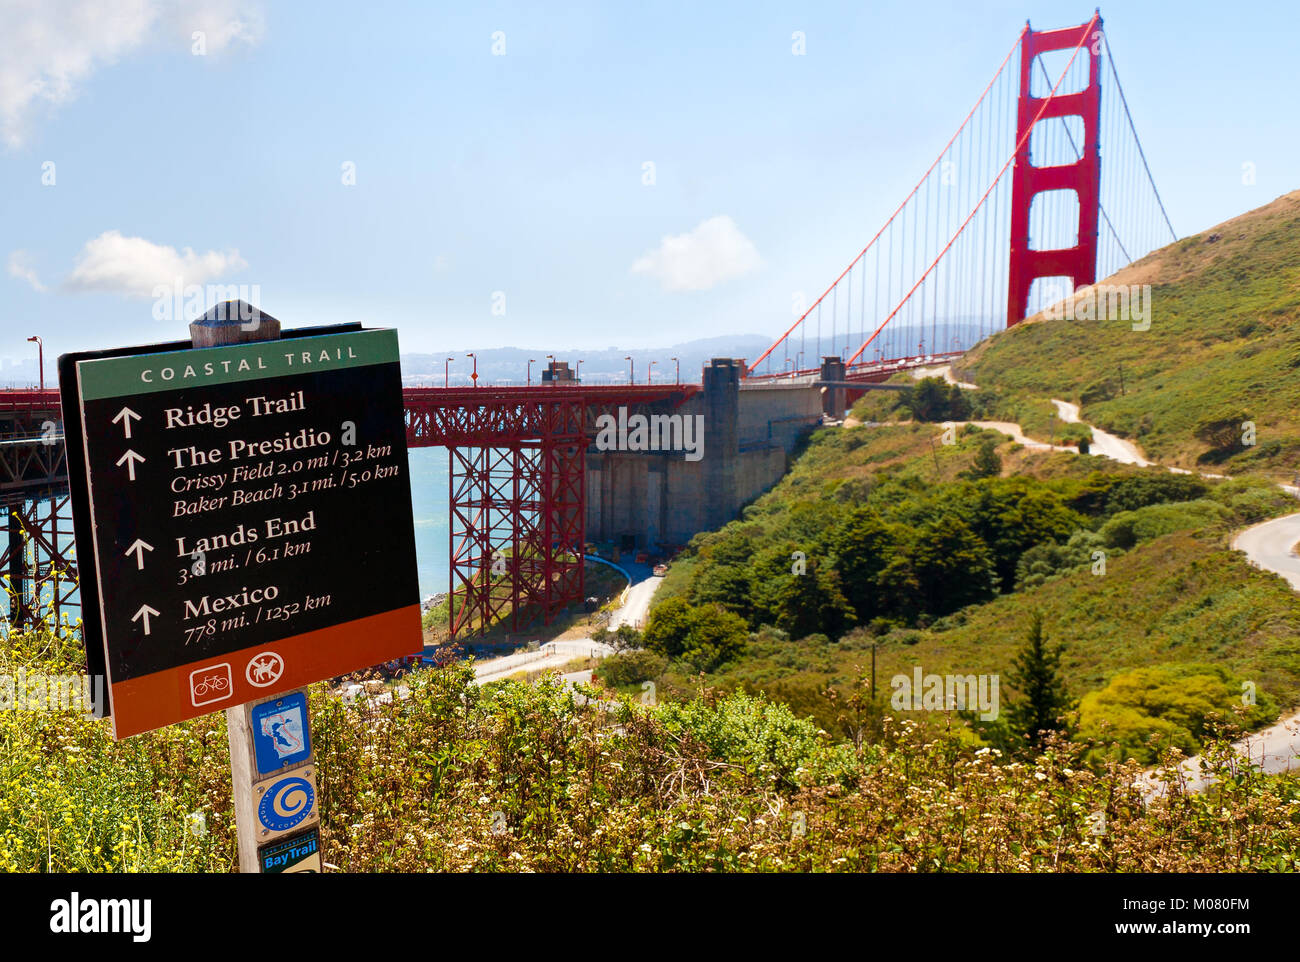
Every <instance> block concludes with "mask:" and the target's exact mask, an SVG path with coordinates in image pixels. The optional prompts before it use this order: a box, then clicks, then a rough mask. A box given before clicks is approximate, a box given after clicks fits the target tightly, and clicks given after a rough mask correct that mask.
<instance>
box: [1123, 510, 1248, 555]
mask: <svg viewBox="0 0 1300 962" xmlns="http://www.w3.org/2000/svg"><path fill="white" fill-rule="evenodd" d="M1230 520H1232V512H1231V511H1230V510H1229V509H1228V508H1226V507H1224V506H1223V505H1221V504H1219V502H1217V501H1209V500H1204V499H1202V500H1200V501H1187V502H1184V503H1182V504H1153V505H1149V506H1147V507H1145V508H1139V509H1138V510H1136V511H1121V512H1120V513H1119V514H1117V515H1115V517H1113V518H1111V519H1110V520H1109V521H1107V522H1106V523H1105V524H1104V525H1102V527H1101V532H1100V534H1101V539H1102V541H1103V542H1105V544H1106V546H1107V547H1109V548H1125V549H1128V548H1131V547H1133V546H1134V545H1135V544H1138V543H1140V542H1143V541H1150V540H1151V539H1152V538H1158V537H1160V536H1161V535H1164V534H1172V533H1173V532H1175V531H1186V530H1188V529H1191V528H1205V527H1209V526H1210V525H1212V524H1214V523H1216V522H1220V521H1230Z"/></svg>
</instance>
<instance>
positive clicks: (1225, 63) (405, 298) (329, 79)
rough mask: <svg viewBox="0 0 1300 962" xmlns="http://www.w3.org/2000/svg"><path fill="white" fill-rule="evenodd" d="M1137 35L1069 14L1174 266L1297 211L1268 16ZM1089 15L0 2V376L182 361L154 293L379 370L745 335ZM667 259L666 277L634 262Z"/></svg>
mask: <svg viewBox="0 0 1300 962" xmlns="http://www.w3.org/2000/svg"><path fill="white" fill-rule="evenodd" d="M1169 10H1170V5H1169V4H1166V3H1156V2H1151V3H1146V2H1129V3H1123V4H1112V5H1110V6H1107V7H1103V8H1102V15H1103V16H1104V17H1105V22H1106V28H1107V34H1108V39H1109V42H1110V46H1111V49H1112V50H1113V52H1114V56H1115V59H1116V63H1117V65H1118V68H1119V71H1120V76H1121V80H1122V82H1123V84H1124V88H1125V92H1126V94H1127V95H1128V99H1129V103H1130V106H1131V108H1132V110H1133V113H1134V115H1135V120H1136V122H1137V125H1138V129H1139V132H1140V134H1141V136H1142V139H1143V144H1144V147H1145V149H1146V152H1147V156H1148V158H1149V160H1150V163H1151V166H1152V168H1153V171H1154V173H1155V176H1156V179H1157V183H1158V184H1159V186H1160V189H1161V192H1162V194H1163V196H1164V199H1165V203H1166V206H1167V207H1168V209H1169V213H1170V217H1171V218H1172V220H1173V223H1174V226H1175V228H1176V229H1177V230H1178V231H1179V233H1180V234H1187V233H1193V232H1196V231H1199V230H1202V229H1204V228H1206V227H1209V226H1211V225H1213V224H1215V223H1217V222H1219V221H1221V220H1224V219H1226V218H1229V217H1232V216H1234V215H1236V214H1238V213H1241V212H1242V211H1244V210H1247V209H1250V208H1253V207H1257V206H1259V205H1261V204H1264V203H1267V202H1268V201H1270V200H1272V199H1273V198H1274V197H1276V196H1278V195H1279V194H1282V193H1285V192H1287V191H1290V190H1294V189H1296V188H1300V182H1297V181H1298V180H1300V177H1297V174H1300V167H1298V165H1297V163H1296V160H1295V158H1296V157H1297V156H1300V128H1297V126H1296V125H1295V122H1294V117H1295V113H1294V110H1291V109H1289V108H1287V107H1285V106H1284V105H1285V103H1286V102H1287V98H1289V97H1290V96H1291V95H1292V94H1293V93H1294V90H1295V88H1296V67H1295V59H1294V58H1295V43H1296V37H1297V35H1300V13H1297V7H1296V5H1295V4H1294V3H1291V2H1276V3H1269V2H1260V3H1252V4H1250V5H1247V6H1242V7H1240V8H1228V9H1225V8H1224V7H1223V6H1222V5H1221V4H1215V5H1211V4H1210V3H1208V2H1207V3H1198V2H1190V3H1188V2H1185V3H1181V4H1179V5H1178V13H1177V15H1176V17H1171V15H1170V13H1169ZM1091 13H1092V6H1091V5H1089V4H1087V3H1063V2H1032V0H1030V2H1026V0H1016V2H1010V0H992V2H981V3H978V4H975V3H969V2H960V3H958V2H954V3H920V2H910V3H863V2H856V3H798V4H795V3H789V4H765V3H754V2H746V3H725V4H721V3H720V4H707V5H705V4H698V3H681V4H657V3H647V4H635V5H634V4H625V3H605V4H596V3H591V4H575V5H566V6H560V5H558V4H474V5H470V4H416V3H410V4H406V3H371V4H365V5H356V4H335V3H308V2H292V3H291V2H284V3H270V2H266V3H257V2H253V0H176V2H174V3H170V4H166V5H163V4H160V3H158V2H157V0H101V2H99V3H87V2H80V0H45V2H28V0H19V2H15V0H3V2H0V184H2V185H3V190H0V264H3V265H4V267H5V269H4V270H3V271H0V358H3V359H5V361H6V362H7V363H10V364H12V363H13V360H14V359H15V358H23V357H27V356H29V354H30V348H31V347H33V346H34V345H28V344H26V343H25V339H26V337H27V335H29V334H33V333H38V334H41V335H42V336H43V337H44V339H45V344H46V348H47V352H46V353H47V357H50V358H52V357H53V356H54V355H56V354H58V353H60V352H62V351H69V350H81V349H89V348H96V347H111V346H118V345H125V344H136V343H147V342H150V341H157V340H165V339H172V338H178V337H184V336H185V328H184V322H183V320H180V319H169V320H167V319H165V320H159V319H155V317H154V316H153V311H154V307H155V304H154V300H153V298H152V297H151V287H152V281H153V280H155V279H156V276H157V275H158V274H159V273H160V272H161V273H163V274H176V273H182V272H183V273H184V274H185V276H186V277H187V278H197V279H198V280H200V281H201V282H206V283H218V284H246V285H250V286H251V285H257V288H258V289H259V292H260V302H261V306H262V307H263V308H264V309H266V310H267V311H269V312H270V313H272V314H274V315H276V316H278V317H280V318H281V319H282V320H283V321H284V322H285V323H286V324H287V325H288V326H302V325H307V324H318V323H332V322H339V321H349V320H358V319H359V320H363V321H365V322H367V323H369V324H374V325H384V326H395V327H397V328H398V329H399V331H400V335H401V340H402V346H403V349H404V350H405V351H408V352H409V351H434V350H442V349H444V348H454V349H470V350H472V349H474V348H475V347H481V348H489V347H499V346H506V345H518V346H521V347H536V348H539V349H557V348H568V347H603V346H608V345H619V346H626V347H633V348H635V347H649V346H655V345H664V344H670V343H673V342H678V341H683V340H688V339H692V338H696V337H704V336H711V335H718V334H727V333H737V334H740V333H769V332H770V333H772V334H776V333H778V332H779V331H780V330H781V329H782V328H784V326H785V325H787V324H788V323H789V320H790V305H791V297H792V292H795V291H806V292H809V293H810V295H811V296H815V295H816V294H817V293H820V291H821V289H823V288H824V287H825V286H826V285H827V284H829V283H830V281H831V280H833V279H834V277H835V276H836V275H837V274H838V273H839V272H840V270H842V269H843V268H844V267H845V266H846V265H847V263H848V261H849V259H850V258H851V257H852V256H853V255H854V254H856V253H857V251H858V250H859V249H860V248H861V247H862V245H863V244H864V243H865V241H866V240H867V239H868V238H869V237H870V236H871V234H872V233H874V231H875V230H876V228H877V227H878V226H879V225H880V224H881V223H882V222H883V221H884V220H885V218H886V217H887V216H888V215H889V213H890V212H891V211H892V210H893V208H894V207H895V206H896V205H897V204H898V202H899V201H900V200H901V199H902V198H903V196H905V195H906V193H907V192H908V191H909V190H910V189H911V187H912V185H913V184H914V183H915V181H916V180H917V178H918V177H919V176H920V174H921V173H922V172H923V171H924V170H925V168H926V167H927V166H928V165H929V163H930V161H931V160H933V158H934V156H935V154H937V153H938V150H939V148H940V147H942V145H943V144H944V142H945V141H946V140H947V139H948V137H949V136H950V135H951V134H952V132H953V131H954V130H955V129H956V127H957V125H958V124H959V123H960V121H961V119H962V117H964V116H965V114H966V111H967V110H969V109H970V106H971V105H972V103H973V102H974V99H975V97H976V96H977V95H978V93H979V91H980V90H981V89H982V88H983V86H984V84H985V83H987V82H988V80H989V78H990V77H991V76H992V73H993V71H994V70H995V69H996V67H997V65H998V63H999V62H1000V61H1001V59H1002V57H1003V56H1004V55H1005V54H1006V52H1007V50H1008V49H1009V48H1010V46H1011V44H1012V42H1013V41H1014V39H1015V36H1016V34H1017V32H1018V31H1019V29H1020V27H1021V26H1022V25H1023V23H1024V21H1025V19H1026V18H1027V17H1028V18H1029V19H1031V20H1032V22H1033V24H1034V26H1035V27H1036V28H1040V29H1045V28H1049V27H1059V26H1069V25H1074V24H1079V23H1082V22H1084V21H1086V20H1087V19H1088V17H1089V16H1091ZM200 29H201V30H202V32H203V35H204V41H205V44H206V52H205V53H204V54H203V55H201V56H200V55H196V54H195V53H194V52H193V47H194V39H193V36H194V33H195V31H196V30H200ZM795 31H802V32H803V33H804V35H805V37H806V53H805V54H804V55H803V56H794V55H793V54H792V34H793V33H794V32H795ZM497 32H500V34H499V35H497V36H496V37H495V39H494V34H497ZM501 35H503V36H501ZM502 42H503V43H504V55H494V53H493V46H494V43H495V44H496V45H497V48H498V50H499V49H500V47H501V43H502ZM33 91H35V93H33ZM647 161H649V162H652V163H653V164H654V184H653V185H652V186H650V185H647V184H645V183H643V180H644V179H645V176H644V171H645V168H644V166H643V165H644V164H645V163H646V162H647ZM47 162H52V163H53V164H54V168H53V170H54V181H55V182H54V184H53V185H45V184H43V183H42V176H43V171H46V170H47V169H48V168H46V167H45V166H43V165H45V164H46V163H47ZM347 163H351V164H353V165H355V167H354V170H355V183H354V184H345V183H344V182H343V181H344V180H345V168H344V165H345V164H347ZM1247 163H1249V164H1253V165H1254V172H1255V182H1254V183H1253V184H1245V183H1243V164H1247ZM47 179H48V178H47ZM693 231H696V232H697V233H696V234H695V235H694V236H695V239H696V241H698V243H699V244H700V245H702V247H701V248H699V249H702V250H704V253H705V256H703V257H701V258H696V259H694V260H690V259H688V260H689V263H687V264H686V265H685V266H686V268H687V269H683V265H682V264H680V263H676V262H675V261H674V259H673V258H672V257H671V256H669V257H667V259H665V257H664V256H663V254H662V252H660V253H659V254H656V251H660V248H661V244H662V243H663V239H664V238H665V237H668V236H674V237H675V236H679V235H685V234H689V233H690V232H693ZM187 251H188V253H187ZM38 288H39V289H38ZM496 292H500V294H497V293H496ZM494 295H495V296H496V300H495V301H494ZM501 295H504V315H502V314H500V313H499V311H500V308H501V306H502V297H501ZM810 299H811V298H810ZM494 303H495V304H496V306H497V309H498V312H497V313H494V312H493V306H494ZM3 380H4V374H3V372H0V381H3Z"/></svg>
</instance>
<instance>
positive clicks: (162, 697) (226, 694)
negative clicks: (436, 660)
mask: <svg viewBox="0 0 1300 962" xmlns="http://www.w3.org/2000/svg"><path fill="white" fill-rule="evenodd" d="M421 636H422V632H421V628H420V606H419V605H409V606H408V607H405V608H397V609H395V610H393V611H386V612H384V613H383V614H378V615H371V616H370V617H368V618H358V619H357V620H355V621H349V622H346V623H344V624H341V625H334V626H332V627H329V628H321V629H320V630H318V631H309V632H307V633H306V634H302V635H294V636H293V637H291V638H281V639H280V640H279V641H274V642H270V643H269V644H264V645H254V646H252V647H250V648H243V649H240V650H239V651H232V652H228V653H227V654H224V655H214V656H213V657H212V658H208V659H205V660H204V661H200V662H191V663H190V664H187V665H183V666H182V667H180V668H169V669H167V670H165V671H156V672H154V673H153V674H151V675H142V676H140V677H139V678H131V679H129V680H127V681H122V682H117V683H116V684H114V685H113V714H112V719H113V735H114V737H116V738H126V737H128V736H130V735H139V734H140V733H141V732H147V731H152V730H153V729H155V728H162V727H163V726H164V725H171V724H173V723H174V722H178V721H184V720H185V719H187V718H197V717H199V716H200V715H207V714H209V713H211V712H214V711H222V710H223V709H226V708H230V707H232V706H235V705H242V704H243V703H244V702H248V701H253V700H254V699H258V698H265V697H266V696H267V695H276V694H279V693H281V692H285V691H292V690H293V689H295V688H301V687H303V686H304V685H309V684H311V683H312V682H315V681H319V680H321V679H322V678H334V677H337V676H339V675H346V674H348V673H349V672H352V671H359V670H360V669H362V668H369V667H371V666H372V665H379V664H382V663H383V662H386V661H392V660H393V659H394V658H403V657H406V656H408V655H414V654H418V653H419V651H420V647H419V645H420V641H419V639H420V638H421ZM412 639H415V645H416V647H414V648H412Z"/></svg>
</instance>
